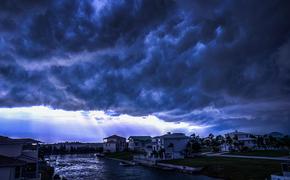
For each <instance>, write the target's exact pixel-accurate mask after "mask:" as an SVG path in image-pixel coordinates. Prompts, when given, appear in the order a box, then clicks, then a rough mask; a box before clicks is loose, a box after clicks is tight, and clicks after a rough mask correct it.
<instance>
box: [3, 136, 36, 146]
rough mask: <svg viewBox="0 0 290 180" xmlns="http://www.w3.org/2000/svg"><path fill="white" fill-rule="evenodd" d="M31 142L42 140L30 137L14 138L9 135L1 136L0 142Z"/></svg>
mask: <svg viewBox="0 0 290 180" xmlns="http://www.w3.org/2000/svg"><path fill="white" fill-rule="evenodd" d="M29 143H40V141H37V140H34V139H30V138H21V139H12V138H9V137H5V136H0V144H29Z"/></svg>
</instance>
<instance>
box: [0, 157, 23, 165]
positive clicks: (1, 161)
mask: <svg viewBox="0 0 290 180" xmlns="http://www.w3.org/2000/svg"><path fill="white" fill-rule="evenodd" d="M25 164H26V162H24V161H21V160H18V159H15V158H11V157H7V156H2V155H0V167H14V166H23V165H25Z"/></svg>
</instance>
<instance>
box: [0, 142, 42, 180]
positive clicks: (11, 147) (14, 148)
mask: <svg viewBox="0 0 290 180" xmlns="http://www.w3.org/2000/svg"><path fill="white" fill-rule="evenodd" d="M39 143H40V142H39V141H37V140H34V139H11V138H8V137H3V136H1V137H0V156H1V158H0V164H1V171H0V177H2V176H3V177H4V176H5V178H6V179H9V180H10V179H18V178H22V179H23V178H24V179H40V174H39V171H38V147H39ZM8 174H10V175H9V178H8V176H7V175H8ZM13 174H14V175H13ZM1 180H2V179H1ZM3 180H4V178H3Z"/></svg>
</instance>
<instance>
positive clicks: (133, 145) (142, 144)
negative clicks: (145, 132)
mask: <svg viewBox="0 0 290 180" xmlns="http://www.w3.org/2000/svg"><path fill="white" fill-rule="evenodd" d="M151 140H152V138H151V137H150V136H130V137H129V138H128V141H129V142H128V148H129V149H130V150H131V151H138V152H145V151H146V146H148V145H150V143H151Z"/></svg>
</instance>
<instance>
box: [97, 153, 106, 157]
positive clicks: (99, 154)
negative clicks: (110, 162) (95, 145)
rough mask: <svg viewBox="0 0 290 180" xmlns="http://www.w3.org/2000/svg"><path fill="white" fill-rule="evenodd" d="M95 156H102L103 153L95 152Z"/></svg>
mask: <svg viewBox="0 0 290 180" xmlns="http://www.w3.org/2000/svg"><path fill="white" fill-rule="evenodd" d="M95 156H97V157H104V156H105V155H104V154H103V153H96V154H95Z"/></svg>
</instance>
